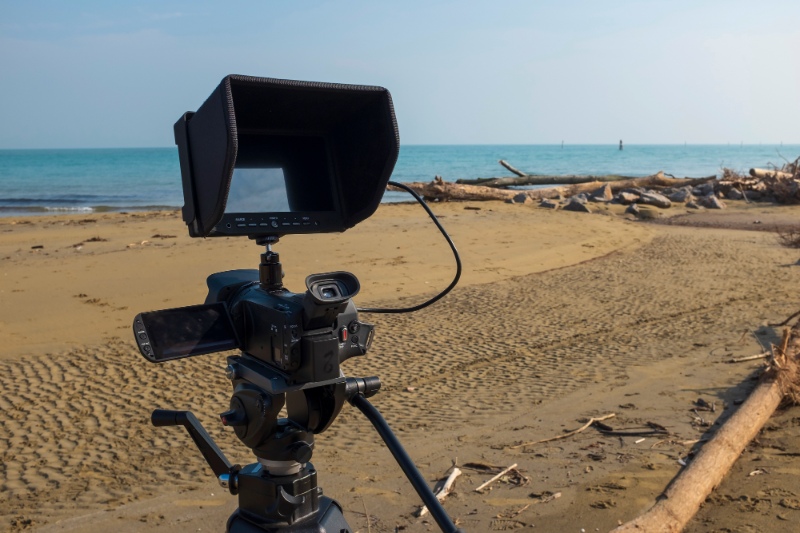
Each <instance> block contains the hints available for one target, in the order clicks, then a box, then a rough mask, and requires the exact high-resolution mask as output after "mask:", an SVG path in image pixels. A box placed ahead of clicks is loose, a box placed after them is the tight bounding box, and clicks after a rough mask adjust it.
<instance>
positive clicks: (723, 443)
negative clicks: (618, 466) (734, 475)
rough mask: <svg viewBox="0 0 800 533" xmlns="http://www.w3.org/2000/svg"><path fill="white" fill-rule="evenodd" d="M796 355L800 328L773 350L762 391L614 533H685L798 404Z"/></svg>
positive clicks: (786, 333)
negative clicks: (749, 449) (773, 422)
mask: <svg viewBox="0 0 800 533" xmlns="http://www.w3.org/2000/svg"><path fill="white" fill-rule="evenodd" d="M798 355H800V323H798V324H795V326H794V327H793V328H792V329H791V331H790V330H789V329H786V330H785V331H784V336H783V342H782V343H781V346H780V348H774V358H773V361H772V363H771V365H770V367H769V370H768V371H767V372H765V373H764V375H763V376H762V378H761V381H760V383H759V385H758V386H757V387H756V388H755V390H754V391H753V392H752V393H751V394H750V396H749V398H748V399H747V401H746V402H745V403H744V404H742V406H741V407H739V410H738V411H736V413H734V414H733V416H731V418H730V419H728V421H727V422H725V424H724V425H723V426H722V427H721V428H720V429H719V430H717V432H716V434H715V435H714V437H713V438H712V439H711V440H710V441H708V442H707V443H706V444H705V445H704V446H703V448H702V449H701V450H700V453H698V454H697V456H696V457H695V458H694V460H692V462H691V463H689V466H688V467H686V468H685V469H684V470H683V471H682V472H681V473H680V474H679V475H678V477H676V478H675V479H674V480H673V481H672V483H670V485H669V487H668V488H667V490H666V491H665V492H664V493H663V494H662V495H661V496H660V497H659V499H658V501H657V502H656V504H655V505H654V506H653V507H652V508H651V509H650V510H648V511H647V512H645V513H644V514H643V515H641V516H639V517H638V518H636V519H634V520H632V521H631V522H628V523H626V524H623V525H621V526H620V527H618V528H616V529H614V530H613V531H612V533H630V532H634V531H636V532H640V531H647V532H663V533H666V532H670V533H672V532H678V531H682V530H683V528H684V526H685V525H686V524H687V523H688V522H689V520H691V518H692V517H693V516H694V515H695V513H696V512H697V510H698V509H699V508H700V505H701V504H702V503H703V502H704V501H705V499H706V497H708V495H709V494H710V493H711V491H712V490H714V488H715V487H716V486H717V485H719V483H720V482H721V481H722V478H723V477H725V474H727V473H728V470H729V469H730V467H731V466H732V465H733V463H734V462H735V461H736V459H737V458H738V457H739V455H740V454H741V453H742V451H743V450H744V448H745V446H747V443H749V442H750V441H751V440H752V439H753V438H754V437H755V436H756V435H757V434H758V432H759V431H760V430H761V428H762V427H763V425H764V424H765V423H766V421H767V420H768V419H769V417H770V416H772V413H773V412H774V411H775V409H777V408H778V406H779V405H780V404H781V402H782V401H784V400H788V401H790V402H792V403H797V401H798V384H800V374H798V364H800V361H799V360H798Z"/></svg>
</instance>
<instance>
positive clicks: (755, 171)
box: [750, 168, 794, 180]
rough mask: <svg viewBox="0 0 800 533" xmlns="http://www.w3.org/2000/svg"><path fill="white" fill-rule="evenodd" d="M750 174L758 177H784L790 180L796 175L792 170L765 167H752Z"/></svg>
mask: <svg viewBox="0 0 800 533" xmlns="http://www.w3.org/2000/svg"><path fill="white" fill-rule="evenodd" d="M750 175H751V176H753V177H754V178H758V179H770V178H773V179H779V180H781V179H783V180H790V179H792V178H793V177H794V175H793V174H792V173H791V172H783V171H781V170H767V169H764V168H751V169H750Z"/></svg>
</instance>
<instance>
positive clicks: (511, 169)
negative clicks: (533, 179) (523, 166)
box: [498, 159, 527, 176]
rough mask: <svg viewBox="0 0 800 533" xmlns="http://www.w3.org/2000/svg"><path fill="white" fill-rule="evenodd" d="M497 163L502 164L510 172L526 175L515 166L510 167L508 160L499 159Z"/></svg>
mask: <svg viewBox="0 0 800 533" xmlns="http://www.w3.org/2000/svg"><path fill="white" fill-rule="evenodd" d="M498 163H500V164H501V165H503V166H504V167H505V168H507V169H508V170H510V171H511V172H513V173H514V174H516V175H517V176H527V174H525V173H524V172H522V171H521V170H517V169H516V168H514V167H512V166H511V165H509V164H508V161H505V160H503V159H501V160H500V161H498Z"/></svg>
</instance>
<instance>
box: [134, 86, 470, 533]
mask: <svg viewBox="0 0 800 533" xmlns="http://www.w3.org/2000/svg"><path fill="white" fill-rule="evenodd" d="M175 142H176V144H177V145H178V154H179V157H180V166H181V176H182V181H183V194H184V206H183V210H182V213H183V220H184V222H186V224H187V226H188V229H189V235H190V236H192V237H221V236H225V237H231V236H247V237H249V238H251V239H253V240H255V241H256V243H258V244H259V245H262V246H266V251H265V252H264V253H262V254H261V262H260V264H259V267H258V269H247V270H232V271H228V272H220V273H216V274H212V275H211V276H209V277H208V279H207V285H208V296H207V297H206V301H205V303H204V304H203V305H194V306H189V307H183V308H177V309H166V310H161V311H152V312H147V313H140V314H139V315H137V316H136V318H135V319H134V322H133V332H134V336H135V339H136V342H137V343H138V346H139V350H140V351H141V353H142V355H143V356H144V357H145V358H146V359H147V360H148V361H151V362H154V363H163V362H165V361H169V360H172V359H179V358H183V357H191V356H197V355H202V354H207V353H212V352H220V351H226V350H233V349H237V348H238V349H239V350H241V354H240V355H235V356H230V357H228V359H227V362H228V365H227V368H226V375H227V377H228V378H229V379H230V380H231V383H232V386H233V394H232V397H231V400H230V405H229V409H228V410H227V411H225V412H223V413H222V414H220V419H221V421H222V423H223V424H224V425H226V426H231V427H232V428H233V429H234V431H235V433H236V435H237V437H238V438H239V439H240V440H241V441H242V442H243V443H244V444H245V445H246V446H248V447H249V448H251V449H252V450H253V453H254V454H255V455H256V458H257V462H256V463H254V464H251V465H246V466H244V467H241V466H239V465H232V464H231V463H230V462H229V461H228V460H227V459H226V458H225V455H224V454H223V453H222V452H221V451H220V450H219V448H218V447H217V446H216V444H214V442H213V441H212V440H211V438H210V437H209V436H208V434H207V433H206V432H205V430H204V429H203V428H202V426H201V425H200V424H199V422H198V421H197V419H196V418H195V417H194V416H193V415H192V414H191V413H190V412H188V411H164V410H156V411H154V412H153V414H152V422H153V424H154V425H156V426H172V425H182V426H184V427H186V429H187V431H188V432H189V434H190V436H191V437H192V439H193V440H194V442H195V444H197V446H198V448H199V449H200V451H201V453H202V454H203V456H204V457H205V459H206V461H207V462H208V464H209V465H210V466H211V468H212V470H213V471H214V474H215V475H216V476H217V478H218V480H219V482H220V484H222V485H223V486H224V487H226V488H228V489H229V490H230V492H231V493H232V494H238V495H239V507H238V509H237V510H236V512H234V514H233V515H232V516H231V517H230V519H229V520H228V524H227V530H228V531H231V532H234V533H256V532H263V531H281V532H285V533H289V532H311V531H315V532H317V531H319V532H321V531H342V532H345V531H352V529H351V528H350V527H349V526H348V525H347V522H346V521H345V519H344V517H343V515H342V510H341V507H340V506H339V504H338V503H336V502H335V501H333V500H331V499H330V498H325V497H323V496H322V489H321V488H319V487H318V485H317V472H316V470H315V468H314V466H313V465H312V464H311V463H310V462H309V461H310V459H311V455H312V452H313V448H314V435H315V434H318V433H321V432H322V431H324V430H325V429H327V428H328V427H329V426H330V424H331V423H332V422H333V420H334V418H335V417H336V416H337V415H338V413H339V411H340V409H341V408H342V406H343V404H344V402H345V401H348V402H350V403H351V404H352V405H354V406H356V407H357V408H358V409H360V410H361V411H362V412H364V414H365V415H366V416H367V417H368V418H369V419H370V421H371V422H372V423H373V425H374V426H375V427H376V429H377V430H378V432H379V434H380V435H381V437H382V438H383V439H384V441H385V442H386V444H387V446H388V447H389V449H390V451H392V453H393V454H394V456H395V458H396V459H397V461H398V463H399V464H400V466H401V468H402V469H403V471H404V472H405V473H406V476H407V477H408V478H409V480H410V481H411V483H412V485H413V486H414V488H415V490H416V491H417V493H418V494H419V495H420V496H421V497H422V499H423V501H424V503H425V504H426V506H427V507H428V508H429V509H430V510H431V514H432V516H433V517H434V518H435V519H436V521H437V523H438V524H439V525H440V527H441V528H442V530H443V531H457V530H456V528H455V526H454V525H453V523H452V521H451V520H450V519H449V517H448V516H447V514H446V513H445V511H444V510H443V508H442V507H441V505H440V504H439V502H438V500H437V499H436V498H435V496H433V493H432V492H431V490H430V488H429V487H428V486H427V483H426V482H425V480H424V478H422V476H421V475H420V474H419V471H418V470H417V469H416V467H415V466H414V464H413V461H411V459H410V458H409V457H408V455H407V454H406V453H405V451H404V450H403V449H402V446H400V444H399V442H398V441H397V439H396V437H394V435H393V434H392V432H391V429H389V427H388V425H387V424H386V422H385V421H384V420H383V418H382V417H381V415H380V413H378V411H377V410H376V409H375V408H374V407H373V406H372V404H370V403H369V402H368V401H367V399H366V398H368V397H370V396H372V395H373V394H375V393H377V391H378V389H379V388H380V380H379V379H378V378H377V377H367V378H352V377H345V375H344V374H343V373H342V371H341V368H340V364H341V363H342V362H343V361H345V360H347V359H349V358H350V357H353V356H357V355H363V354H365V353H366V352H367V351H368V350H369V348H370V345H371V343H372V338H373V335H374V327H373V326H372V325H371V324H367V323H364V322H362V321H361V320H360V319H359V316H358V312H359V309H357V308H356V306H355V304H354V303H353V300H352V299H353V298H354V297H355V296H356V295H357V294H358V292H359V288H360V285H359V282H358V280H357V279H356V277H355V276H354V275H353V274H350V273H348V272H330V273H323V274H312V275H310V276H308V277H307V278H306V291H305V292H304V293H292V292H290V291H289V290H287V289H286V288H284V287H283V283H282V278H283V270H282V266H281V263H280V260H279V256H278V254H277V253H276V252H275V251H273V249H272V246H273V245H275V244H276V243H277V242H278V240H279V238H280V237H282V236H283V235H286V234H309V233H322V232H341V231H345V230H346V229H348V228H351V227H353V226H354V225H356V224H358V223H359V222H361V221H363V220H365V219H366V218H368V217H369V216H371V215H372V214H373V213H374V212H375V210H376V209H377V208H378V206H379V204H380V201H381V198H382V197H383V192H384V190H385V189H386V186H387V183H391V182H389V177H390V175H391V173H392V170H393V168H394V164H395V162H396V160H397V155H398V151H399V138H398V133H397V124H396V121H395V116H394V110H393V107H392V101H391V97H390V95H389V92H388V91H387V90H386V89H383V88H381V87H370V86H360V85H340V84H331V83H313V82H301V81H289V80H279V79H271V78H254V77H248V76H237V75H231V76H227V77H226V78H224V79H223V80H222V83H220V85H219V86H218V87H217V88H216V90H215V91H214V92H213V93H212V94H211V96H209V98H208V99H207V100H206V101H205V103H203V105H202V106H200V108H199V109H198V110H197V112H194V113H192V112H188V113H186V114H184V115H183V116H182V117H181V118H180V119H179V120H178V122H177V123H176V124H175ZM393 185H395V186H397V187H400V188H406V189H407V190H408V188H407V187H405V186H404V185H402V184H393ZM410 192H411V191H410ZM412 193H413V192H412ZM417 199H418V200H419V201H420V202H421V203H422V205H423V207H425V209H426V210H427V211H428V214H429V215H430V216H431V218H432V219H433V220H434V223H435V224H436V225H437V227H438V228H439V230H440V231H441V232H442V233H443V234H444V235H445V237H446V239H447V241H448V243H449V244H450V246H451V248H452V250H453V252H454V253H455V254H456V263H457V266H458V269H457V274H456V277H455V279H454V280H453V282H452V283H451V284H450V286H449V287H448V288H447V289H446V290H444V291H442V292H441V293H440V294H439V295H437V296H436V297H434V298H431V299H430V300H428V301H427V302H426V303H424V304H422V305H420V306H417V307H415V308H409V309H400V310H397V309H392V310H387V309H361V310H360V311H369V312H405V311H411V310H415V309H416V308H421V307H423V306H425V305H429V304H431V303H433V302H434V301H436V300H438V299H439V298H441V297H442V296H444V294H446V293H447V292H448V291H449V290H450V289H452V287H453V286H455V284H456V283H457V281H458V277H459V275H460V268H461V267H460V261H459V259H458V256H457V252H456V250H455V246H454V245H453V243H452V241H451V240H450V238H449V236H447V234H446V232H445V231H444V229H443V228H442V227H441V225H440V224H439V223H438V221H437V220H436V218H435V216H433V213H432V212H431V211H430V209H429V208H428V207H427V206H425V204H424V202H422V201H421V199H420V198H419V197H418V196H417ZM284 406H285V407H286V414H287V416H286V418H280V419H279V418H278V416H279V415H280V413H281V410H282V409H283V407H284Z"/></svg>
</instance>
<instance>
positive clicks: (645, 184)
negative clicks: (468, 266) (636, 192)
mask: <svg viewBox="0 0 800 533" xmlns="http://www.w3.org/2000/svg"><path fill="white" fill-rule="evenodd" d="M711 179H714V178H699V179H679V178H668V177H666V176H665V175H664V173H663V172H658V173H657V174H653V175H652V176H647V177H644V178H631V179H625V180H622V181H616V182H613V183H611V184H609V186H610V187H611V191H612V192H613V193H617V192H619V191H621V190H623V189H631V188H652V187H685V186H690V187H694V186H697V185H700V184H703V183H706V182H707V181H709V180H711ZM405 185H407V186H408V187H410V188H411V189H413V190H414V191H415V192H416V193H417V194H419V195H421V196H423V197H425V198H427V199H432V200H440V201H451V200H461V201H464V200H469V201H486V200H503V201H505V200H511V199H513V198H515V197H517V196H519V195H520V194H522V195H525V196H527V197H528V198H530V199H531V200H543V199H545V198H558V197H559V196H574V195H576V194H581V193H590V192H593V191H595V190H596V189H598V188H599V187H601V186H602V183H600V182H589V183H579V184H576V185H570V186H566V187H547V188H542V189H532V190H525V191H522V190H508V189H497V188H494V187H485V186H481V185H462V184H458V183H453V182H450V181H444V180H443V179H442V178H441V176H436V177H435V178H434V180H433V181H432V182H430V183H422V182H412V183H406V184H405ZM389 189H391V190H395V189H392V187H391V186H389Z"/></svg>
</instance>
